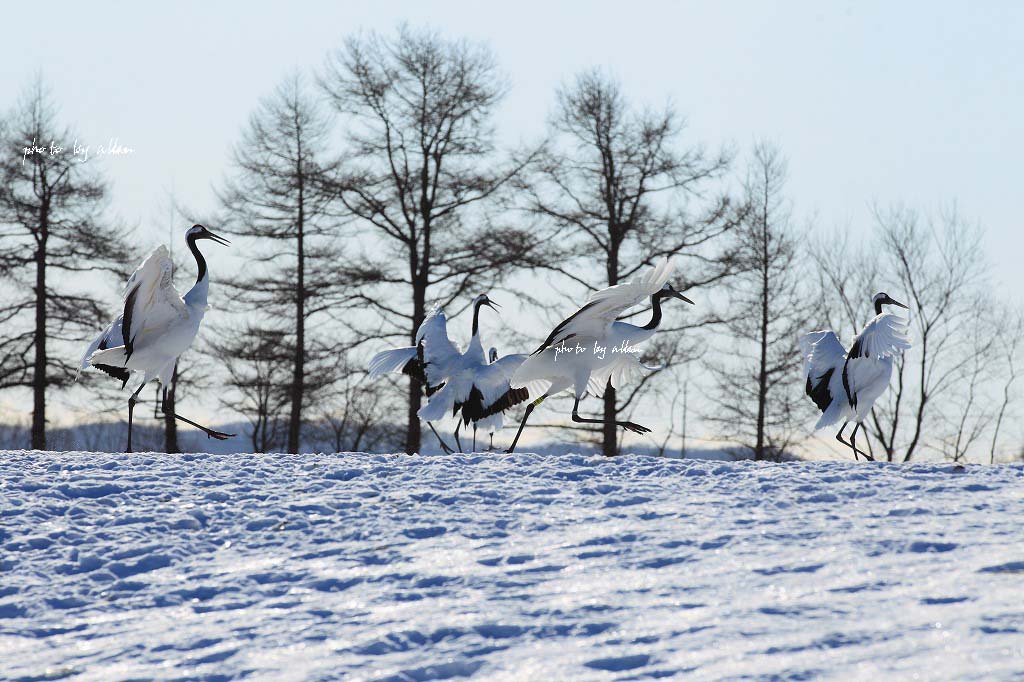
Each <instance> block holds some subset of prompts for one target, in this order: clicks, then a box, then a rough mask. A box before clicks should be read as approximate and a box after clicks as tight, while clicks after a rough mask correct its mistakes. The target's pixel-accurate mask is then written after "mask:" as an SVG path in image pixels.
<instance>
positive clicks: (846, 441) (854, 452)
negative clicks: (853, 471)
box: [836, 421, 875, 462]
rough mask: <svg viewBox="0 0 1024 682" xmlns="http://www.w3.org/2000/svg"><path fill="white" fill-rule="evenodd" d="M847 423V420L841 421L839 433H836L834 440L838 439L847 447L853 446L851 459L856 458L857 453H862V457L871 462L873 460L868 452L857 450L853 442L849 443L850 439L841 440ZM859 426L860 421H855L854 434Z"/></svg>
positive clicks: (848, 423)
mask: <svg viewBox="0 0 1024 682" xmlns="http://www.w3.org/2000/svg"><path fill="white" fill-rule="evenodd" d="M849 425H850V422H849V421H846V422H843V426H842V427H841V428H840V429H839V433H837V434H836V440H837V441H839V442H840V443H842V444H843V445H845V446H846V447H848V448H853V459H854V460H858V459H859V457H857V455H858V454H860V455H864V459H865V460H869V461H872V462H873V461H875V458H874V457H872V456H871V455H869V454H868V453H866V452H864V451H863V450H858V449H857V446H856V445H854V444H853V443H851V442H850V441H848V440H843V431H844V430H845V429H846V427H847V426H849ZM859 428H860V422H857V425H856V427H855V428H854V430H853V432H854V433H855V434H856V433H857V429H859Z"/></svg>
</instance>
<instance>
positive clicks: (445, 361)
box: [416, 307, 462, 386]
mask: <svg viewBox="0 0 1024 682" xmlns="http://www.w3.org/2000/svg"><path fill="white" fill-rule="evenodd" d="M416 344H417V345H418V346H421V347H422V348H423V370H424V373H425V374H426V377H427V383H428V384H429V385H430V386H437V385H438V384H440V383H441V382H443V381H445V380H446V379H447V378H448V377H449V376H450V375H451V373H452V371H453V370H454V369H455V367H456V366H457V364H458V360H459V358H460V357H461V356H462V351H461V350H459V347H458V346H456V345H455V344H454V343H452V342H451V340H450V339H449V338H448V320H447V319H446V318H445V316H444V311H443V310H441V309H440V308H438V307H435V308H434V309H433V310H432V311H430V314H428V315H427V316H426V318H424V320H423V323H422V324H420V328H419V329H418V330H417V331H416Z"/></svg>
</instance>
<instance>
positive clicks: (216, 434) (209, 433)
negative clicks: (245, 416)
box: [202, 429, 238, 440]
mask: <svg viewBox="0 0 1024 682" xmlns="http://www.w3.org/2000/svg"><path fill="white" fill-rule="evenodd" d="M202 432H203V433H205V434H206V437H207V438H216V439H217V440H227V439H228V438H234V437H235V436H237V435H238V434H236V433H224V432H223V431H216V430H214V429H202Z"/></svg>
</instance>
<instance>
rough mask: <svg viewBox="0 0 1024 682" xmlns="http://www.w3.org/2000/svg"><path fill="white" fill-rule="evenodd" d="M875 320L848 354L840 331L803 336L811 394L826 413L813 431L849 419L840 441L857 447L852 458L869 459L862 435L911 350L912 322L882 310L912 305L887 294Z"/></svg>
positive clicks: (877, 300) (876, 301)
mask: <svg viewBox="0 0 1024 682" xmlns="http://www.w3.org/2000/svg"><path fill="white" fill-rule="evenodd" d="M871 300H872V302H873V303H874V304H875V318H874V319H873V320H871V321H870V322H868V323H867V324H866V325H865V326H864V329H862V330H861V332H860V334H857V336H855V337H854V338H853V344H852V345H851V346H850V350H849V352H847V350H846V349H845V348H844V347H843V344H842V343H840V342H839V339H838V338H837V337H836V335H835V332H832V331H817V332H811V333H809V334H805V335H804V336H801V337H800V351H801V353H802V354H803V356H804V378H805V379H806V380H807V384H806V391H807V395H809V396H810V397H811V400H813V401H814V404H815V405H817V406H818V409H820V410H821V413H822V414H821V418H820V419H818V423H817V424H815V425H814V429H815V430H818V429H822V428H824V427H826V426H830V425H832V424H835V423H837V422H839V420H844V421H843V425H842V427H840V429H839V433H837V434H836V440H838V441H839V442H840V443H842V444H843V445H846V446H847V447H850V448H852V449H853V458H854V459H858V457H857V455H858V454H861V455H864V458H865V459H869V460H872V459H874V457H872V456H871V455H869V454H868V453H865V452H862V451H860V450H858V449H857V431H858V429H860V425H861V423H862V422H863V421H864V420H865V419H867V416H868V415H869V414H870V413H871V408H872V406H874V404H875V401H876V400H878V397H879V396H881V395H882V393H884V392H885V389H886V388H888V387H889V379H890V378H891V377H892V365H893V358H894V357H896V355H898V354H899V353H902V352H903V351H905V350H908V349H909V348H910V347H911V344H910V336H909V329H908V328H907V319H906V318H904V317H900V316H899V315H895V314H893V313H886V312H882V306H883V305H895V306H899V307H901V308H906V307H907V306H905V305H903V304H902V303H900V302H898V301H895V300H893V299H892V298H891V297H890V296H889V294H887V293H884V292H882V293H878V294H875V296H874V298H872V299H871ZM851 421H853V422H856V424H855V426H854V427H853V433H851V434H850V440H849V441H845V440H843V431H844V430H845V429H846V427H847V426H848V425H849V423H850V422H851Z"/></svg>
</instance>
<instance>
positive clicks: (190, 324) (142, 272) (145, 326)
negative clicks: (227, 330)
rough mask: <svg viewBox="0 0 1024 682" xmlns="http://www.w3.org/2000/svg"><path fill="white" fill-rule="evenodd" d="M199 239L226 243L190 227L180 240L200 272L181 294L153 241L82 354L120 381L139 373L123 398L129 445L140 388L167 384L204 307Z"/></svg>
mask: <svg viewBox="0 0 1024 682" xmlns="http://www.w3.org/2000/svg"><path fill="white" fill-rule="evenodd" d="M200 239H210V240H212V241H215V242H217V243H219V244H228V243H229V242H228V241H227V240H226V239H223V238H222V237H218V236H217V235H215V234H213V233H212V232H210V231H209V230H207V229H206V228H205V227H203V226H202V225H193V226H192V227H191V228H189V230H188V231H187V232H186V233H185V240H186V243H187V244H188V247H189V249H190V250H191V251H192V254H193V256H195V259H196V264H197V266H198V270H199V272H198V275H197V277H196V283H195V285H194V286H193V287H192V288H191V289H189V291H188V293H186V294H185V295H184V296H181V295H179V294H178V291H177V289H175V288H174V283H173V281H172V275H173V272H174V265H173V263H172V262H171V257H170V253H169V252H168V250H167V247H166V246H163V245H161V246H158V247H157V248H155V249H153V251H152V252H151V253H150V254H149V255H148V256H147V257H146V259H145V260H143V261H142V264H141V265H140V266H139V267H138V269H137V270H135V272H134V273H132V275H131V277H129V278H128V282H127V284H126V285H125V288H124V294H123V306H122V312H121V314H120V315H118V316H117V317H116V318H114V320H113V321H111V323H110V324H109V325H107V327H106V328H105V329H104V330H103V331H102V332H100V334H99V335H98V336H97V337H96V338H95V339H93V341H92V343H90V344H89V346H88V347H87V348H86V350H85V353H84V354H83V355H82V360H81V363H80V369H79V371H81V370H82V369H86V368H88V367H90V366H91V367H95V368H97V369H100V370H102V371H104V372H106V373H107V374H109V375H111V376H113V377H116V378H118V379H120V380H121V381H122V384H121V385H122V387H124V385H125V384H127V383H128V381H129V379H130V375H131V373H132V372H135V373H139V374H142V380H141V382H140V383H139V385H138V388H137V389H136V390H135V391H134V392H133V393H132V395H131V397H130V398H129V399H128V450H129V451H130V450H131V442H132V440H131V434H132V414H133V410H134V407H135V402H136V400H137V398H138V394H139V391H141V390H142V387H143V386H145V385H146V384H147V383H149V382H150V381H152V380H153V379H156V380H158V381H159V382H160V383H161V384H162V385H163V386H164V387H165V388H166V386H167V385H168V383H169V382H170V381H171V377H172V375H173V373H174V365H175V363H177V361H178V357H179V356H180V355H181V354H182V353H183V352H185V351H186V350H187V349H188V348H189V347H190V346H191V345H192V342H193V341H194V340H195V338H196V334H198V332H199V325H200V324H201V323H202V321H203V317H204V316H205V315H206V311H207V309H208V307H209V306H208V305H207V296H208V294H209V288H210V279H209V273H208V271H207V267H206V260H205V258H203V255H202V253H201V252H200V251H199V248H198V247H197V246H196V241H197V240H200ZM174 416H175V418H177V419H180V420H182V421H184V422H187V423H189V424H192V425H193V426H196V427H198V428H200V429H202V430H203V431H204V432H205V433H206V434H207V435H209V436H211V437H214V438H218V439H223V438H227V437H229V436H230V435H232V434H225V433H221V432H219V431H214V430H212V429H208V428H206V427H203V426H200V425H198V424H196V423H195V422H192V421H190V420H188V419H185V418H184V417H181V416H179V415H174Z"/></svg>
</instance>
